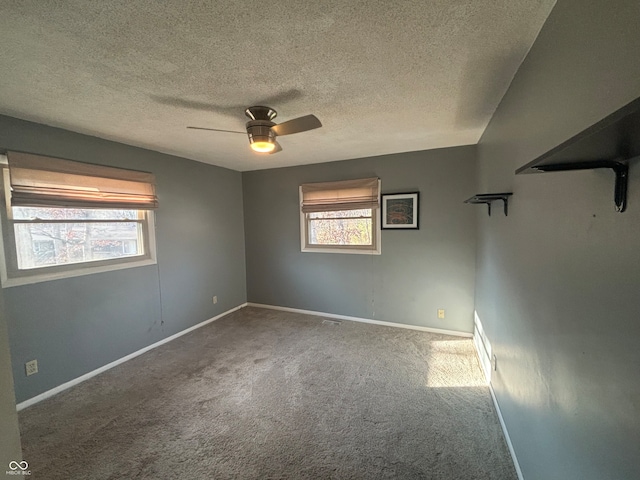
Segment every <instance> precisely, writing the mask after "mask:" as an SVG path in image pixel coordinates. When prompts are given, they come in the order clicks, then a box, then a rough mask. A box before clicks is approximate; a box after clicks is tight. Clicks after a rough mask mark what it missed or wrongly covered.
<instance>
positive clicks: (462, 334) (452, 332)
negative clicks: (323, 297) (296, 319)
mask: <svg viewBox="0 0 640 480" xmlns="http://www.w3.org/2000/svg"><path fill="white" fill-rule="evenodd" d="M247 306H248V307H257V308H268V309H270V310H281V311H283V312H293V313H305V314H307V315H315V316H318V317H328V318H337V319H339V320H351V321H353V322H362V323H372V324H374V325H384V326H385V327H397V328H407V329H409V330H419V331H421V332H431V333H441V334H443V335H455V336H456V337H466V338H471V337H472V336H473V334H471V333H468V332H460V331H458V330H444V329H441V328H431V327H421V326H418V325H407V324H406V323H394V322H384V321H382V320H371V319H369V318H360V317H349V316H347V315H336V314H335V313H324V312H316V311H314V310H301V309H299V308H290V307H279V306H276V305H265V304H262V303H252V302H248V303H247Z"/></svg>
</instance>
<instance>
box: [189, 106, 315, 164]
mask: <svg viewBox="0 0 640 480" xmlns="http://www.w3.org/2000/svg"><path fill="white" fill-rule="evenodd" d="M244 114H245V115H246V116H247V117H249V118H250V120H249V121H248V122H247V131H246V135H247V136H248V137H249V145H250V146H251V149H252V150H253V151H254V152H259V153H278V152H279V151H280V150H282V147H281V146H280V144H279V143H278V142H277V141H276V137H279V136H282V135H291V134H293V133H301V132H306V131H307V130H313V129H314V128H319V127H321V126H322V123H320V120H318V117H316V116H315V115H305V116H304V117H298V118H294V119H293V120H288V121H286V122H282V123H278V124H276V123H274V122H273V119H274V118H276V115H278V113H277V112H276V111H275V110H274V109H273V108H270V107H263V106H260V105H257V106H254V107H249V108H247V109H246V110H245V111H244ZM187 128H192V129H195V130H209V131H212V132H225V133H242V134H244V133H245V132H238V131H235V130H220V129H217V128H204V127H187Z"/></svg>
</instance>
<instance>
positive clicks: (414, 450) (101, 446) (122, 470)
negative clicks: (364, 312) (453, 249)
mask: <svg viewBox="0 0 640 480" xmlns="http://www.w3.org/2000/svg"><path fill="white" fill-rule="evenodd" d="M20 425H21V431H22V441H23V449H24V458H25V460H27V461H28V462H29V464H30V468H31V471H32V473H33V474H32V476H31V477H30V478H34V479H43V480H56V479H64V480H69V479H83V480H87V479H134V478H135V479H138V478H144V479H174V478H175V479H177V478H188V479H290V480H293V479H305V478H314V479H315V478H317V479H384V478H398V479H413V478H416V479H417V478H421V479H456V480H457V479H465V480H469V479H483V480H486V479H510V480H511V479H516V474H515V471H514V468H513V464H512V462H511V459H510V457H509V453H508V450H507V447H506V445H505V442H504V438H503V436H502V432H501V430H500V426H499V423H498V419H497V417H496V413H495V411H494V408H493V405H492V403H491V397H490V393H489V390H488V388H487V386H485V385H484V383H483V378H482V375H481V373H480V370H479V367H478V363H477V360H476V357H475V354H474V351H473V346H472V343H471V340H470V339H462V338H458V337H449V336H445V335H436V334H430V333H424V332H417V331H412V330H405V329H399V328H390V327H380V326H374V325H367V324H360V323H355V322H347V321H343V322H341V323H339V324H338V325H335V324H332V323H329V322H326V321H323V319H322V318H319V317H312V316H307V315H299V314H293V313H284V312H276V311H271V310H263V309H257V308H245V309H242V310H240V311H238V312H235V313H233V314H231V315H229V316H227V317H225V318H222V319H220V320H218V321H217V322H214V323H212V324H210V325H208V326H206V327H203V328H201V329H198V330H196V331H194V332H192V333H190V334H188V335H185V336H183V337H180V338H179V339H177V340H174V341H172V342H170V343H168V344H166V345H163V346H161V347H159V348H157V349H155V350H153V351H151V352H148V353H146V354H144V355H142V356H140V357H137V358H135V359H133V360H131V361H129V362H127V363H125V364H123V365H120V366H118V367H116V368H114V369H112V370H109V371H108V372H105V373H103V374H101V375H99V376H97V377H95V378H93V379H91V380H89V381H87V382H85V383H83V384H81V385H79V386H77V387H74V388H72V389H70V390H67V391H65V392H63V393H60V394H59V395H57V396H55V397H53V398H51V399H49V400H46V401H43V402H41V403H39V404H37V405H34V406H33V407H30V408H28V409H26V410H24V411H22V412H21V413H20Z"/></svg>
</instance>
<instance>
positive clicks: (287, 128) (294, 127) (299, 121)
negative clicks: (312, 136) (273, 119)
mask: <svg viewBox="0 0 640 480" xmlns="http://www.w3.org/2000/svg"><path fill="white" fill-rule="evenodd" d="M321 126H322V123H320V120H318V117H316V116H315V115H305V116H304V117H298V118H294V119H293V120H288V121H286V122H282V123H279V124H278V125H274V126H273V127H271V130H273V131H274V132H275V134H276V135H278V136H280V135H291V134H292V133H300V132H306V131H307V130H313V129H314V128H320V127H321Z"/></svg>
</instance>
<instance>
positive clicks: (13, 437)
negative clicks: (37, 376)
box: [0, 290, 22, 472]
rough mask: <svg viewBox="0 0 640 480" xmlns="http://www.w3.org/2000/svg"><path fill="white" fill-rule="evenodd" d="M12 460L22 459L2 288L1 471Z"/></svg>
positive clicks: (0, 298)
mask: <svg viewBox="0 0 640 480" xmlns="http://www.w3.org/2000/svg"><path fill="white" fill-rule="evenodd" d="M12 460H15V461H20V460H22V452H21V450H20V431H19V429H18V415H17V413H16V399H15V396H14V391H13V373H12V371H11V356H10V352H9V337H8V334H7V322H6V318H5V313H4V296H3V294H2V290H0V472H1V471H2V469H5V470H6V469H7V466H8V465H9V462H11V461H12Z"/></svg>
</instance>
